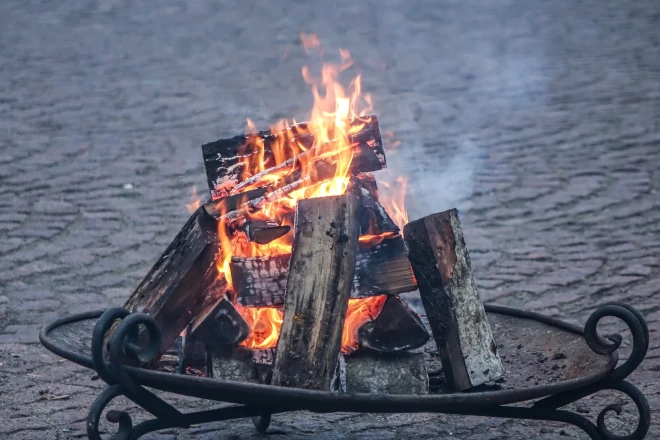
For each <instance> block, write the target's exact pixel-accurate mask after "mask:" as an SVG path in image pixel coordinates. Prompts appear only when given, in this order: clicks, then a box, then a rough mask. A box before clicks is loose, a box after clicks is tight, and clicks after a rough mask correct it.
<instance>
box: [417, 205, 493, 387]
mask: <svg viewBox="0 0 660 440" xmlns="http://www.w3.org/2000/svg"><path fill="white" fill-rule="evenodd" d="M404 236H405V237H406V243H407V244H408V249H409V252H410V254H409V257H410V262H411V263H412V267H413V271H414V272H415V277H416V278H417V283H418V285H419V292H420V295H421V298H422V303H423V305H424V309H425V310H426V313H427V316H428V319H429V323H430V325H431V331H432V332H433V337H434V339H435V342H436V344H437V347H438V351H439V353H440V358H441V360H442V365H443V370H444V372H445V375H446V377H447V381H448V383H449V384H450V386H452V387H453V389H454V390H457V391H462V390H465V389H468V388H471V387H474V386H477V385H480V384H482V383H484V382H487V381H490V380H493V379H496V378H498V377H500V376H502V374H503V373H504V368H503V367H502V362H501V360H500V357H499V355H498V354H497V349H496V345H495V341H494V340H493V333H492V330H491V328H490V325H489V324H488V319H487V317H486V312H485V310H484V307H483V304H482V303H481V300H480V298H479V292H478V291H477V285H476V282H475V280H474V276H473V275H472V267H471V264H470V256H469V254H468V250H467V247H466V246H465V241H464V240H463V230H462V229H461V224H460V221H459V219H458V211H457V210H455V209H452V210H449V211H444V212H441V213H438V214H433V215H429V216H427V217H424V218H422V219H419V220H415V221H413V222H411V223H408V224H407V225H406V226H405V228H404Z"/></svg>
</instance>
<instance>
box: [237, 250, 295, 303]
mask: <svg viewBox="0 0 660 440" xmlns="http://www.w3.org/2000/svg"><path fill="white" fill-rule="evenodd" d="M290 258H291V255H290V254H286V255H275V256H273V257H253V258H241V257H232V259H231V263H230V265H229V267H230V269H231V277H232V281H233V284H234V291H235V292H236V298H237V301H238V303H240V304H241V305H243V306H257V307H265V306H280V305H282V304H284V295H285V291H286V279H287V275H288V271H289V260H290Z"/></svg>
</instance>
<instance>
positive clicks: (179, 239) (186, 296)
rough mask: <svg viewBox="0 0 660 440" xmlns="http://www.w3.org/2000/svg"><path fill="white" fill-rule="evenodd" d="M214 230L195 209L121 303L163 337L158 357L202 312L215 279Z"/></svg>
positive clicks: (216, 242) (202, 212)
mask: <svg viewBox="0 0 660 440" xmlns="http://www.w3.org/2000/svg"><path fill="white" fill-rule="evenodd" d="M216 228H217V222H216V221H215V220H214V219H213V218H212V217H210V216H208V215H207V214H206V212H205V211H204V209H203V208H201V207H200V208H199V209H197V211H195V213H194V214H193V215H192V216H191V217H190V219H189V220H188V221H187V222H186V224H185V225H184V226H183V228H182V229H181V231H179V233H178V234H177V236H176V237H175V238H174V241H172V243H170V245H169V246H168V247H167V249H165V252H163V254H162V255H161V256H160V258H159V259H158V261H157V262H156V264H155V265H154V266H153V267H152V268H151V270H150V271H149V272H148V273H147V275H146V277H145V278H144V279H143V280H142V282H141V283H140V284H139V285H138V287H137V289H135V291H134V292H133V293H132V294H131V296H130V297H129V299H128V301H126V303H125V304H124V308H125V309H127V310H129V311H130V312H141V313H146V314H148V315H150V316H151V317H152V318H154V320H155V321H156V323H157V324H158V325H159V327H160V330H161V334H162V339H161V346H160V350H159V353H160V354H162V353H164V352H165V351H166V350H167V349H168V347H170V346H171V345H172V343H174V341H175V340H176V338H177V337H178V336H179V334H180V333H181V331H182V330H183V329H185V328H186V326H187V325H188V323H189V322H190V319H191V317H192V316H196V315H197V314H198V313H199V312H200V311H201V309H202V308H203V307H204V300H205V298H206V297H207V294H208V291H209V289H212V288H213V285H214V282H215V281H216V279H217V277H218V273H217V269H216V267H215V261H216V257H217V254H218V252H219V249H218V239H217V235H216ZM115 327H116V326H115ZM115 327H113V328H111V330H110V331H109V332H108V333H107V334H106V341H109V339H110V337H111V335H112V332H113V331H114V328H115Z"/></svg>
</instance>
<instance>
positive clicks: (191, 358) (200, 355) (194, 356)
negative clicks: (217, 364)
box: [183, 326, 206, 371]
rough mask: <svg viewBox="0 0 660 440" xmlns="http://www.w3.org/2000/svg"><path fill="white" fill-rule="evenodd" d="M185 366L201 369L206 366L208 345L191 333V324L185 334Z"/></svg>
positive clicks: (185, 367) (186, 367)
mask: <svg viewBox="0 0 660 440" xmlns="http://www.w3.org/2000/svg"><path fill="white" fill-rule="evenodd" d="M183 368H184V369H188V368H191V369H196V370H199V371H204V370H205V368H206V345H204V343H203V342H201V341H198V340H196V339H195V338H193V337H192V336H191V335H190V326H188V328H187V329H186V331H185V333H184V334H183Z"/></svg>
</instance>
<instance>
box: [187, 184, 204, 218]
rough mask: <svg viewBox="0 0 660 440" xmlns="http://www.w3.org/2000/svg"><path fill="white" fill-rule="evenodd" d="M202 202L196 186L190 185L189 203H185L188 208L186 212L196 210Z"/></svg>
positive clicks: (190, 212)
mask: <svg viewBox="0 0 660 440" xmlns="http://www.w3.org/2000/svg"><path fill="white" fill-rule="evenodd" d="M201 204H202V199H200V198H199V196H198V195H197V186H196V185H193V187H192V194H191V195H190V203H186V208H187V209H188V213H189V214H192V213H194V212H195V211H197V208H199V205H201Z"/></svg>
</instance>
